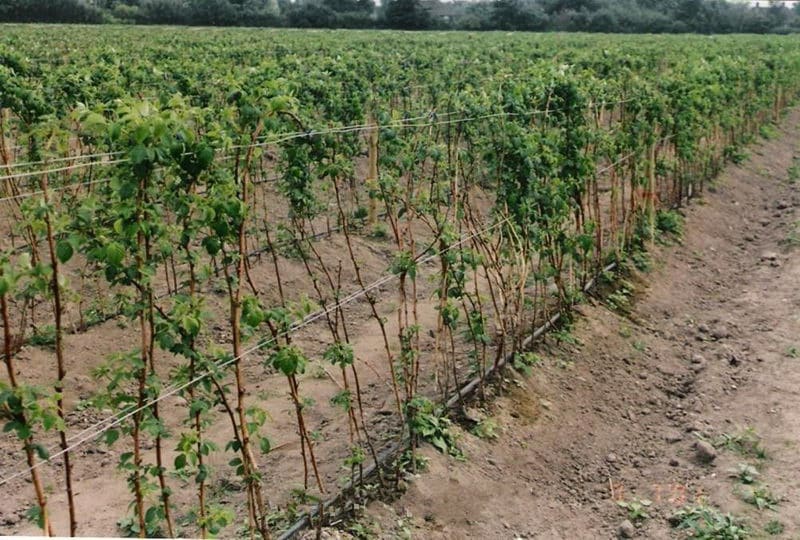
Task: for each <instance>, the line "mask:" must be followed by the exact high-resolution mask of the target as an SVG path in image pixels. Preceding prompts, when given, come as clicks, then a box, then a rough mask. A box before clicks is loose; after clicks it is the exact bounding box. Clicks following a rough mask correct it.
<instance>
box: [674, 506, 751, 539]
mask: <svg viewBox="0 0 800 540" xmlns="http://www.w3.org/2000/svg"><path fill="white" fill-rule="evenodd" d="M670 521H671V522H672V524H673V526H674V527H675V528H676V529H678V530H682V531H687V532H688V533H689V536H690V537H691V538H693V539H694V540H744V539H745V538H748V537H749V536H750V530H749V529H748V528H747V526H746V525H745V524H744V523H743V522H742V520H741V519H739V518H736V517H734V516H732V515H731V514H723V513H722V512H721V511H720V510H719V509H718V508H715V507H713V506H708V505H705V504H699V505H695V506H686V507H684V508H682V509H681V510H679V511H678V512H677V513H676V514H675V515H673V516H672V518H671V519H670Z"/></svg>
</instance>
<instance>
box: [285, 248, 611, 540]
mask: <svg viewBox="0 0 800 540" xmlns="http://www.w3.org/2000/svg"><path fill="white" fill-rule="evenodd" d="M616 267H617V263H616V262H613V263H611V264H609V265H608V266H606V267H604V268H603V269H602V270H601V271H600V272H599V273H598V274H597V275H595V277H593V278H592V279H590V280H589V281H588V283H586V285H585V286H584V287H583V291H584V292H589V291H590V290H591V289H592V288H594V286H595V283H597V280H598V278H599V277H600V276H602V275H603V274H605V273H606V272H610V271H611V270H613V269H614V268H616ZM562 314H563V312H562V311H559V312H558V313H556V314H555V315H553V316H552V317H550V319H548V320H547V321H546V322H545V323H544V324H543V325H541V326H540V327H539V328H537V329H536V330H534V332H533V333H532V334H531V335H529V336H528V337H526V338H525V339H524V340H523V342H522V348H523V349H525V348H527V347H529V346H530V344H531V343H533V342H534V341H535V340H536V339H539V338H540V337H541V336H542V335H543V334H544V333H545V332H547V331H548V330H550V329H551V328H553V326H555V325H556V324H557V323H558V321H559V320H560V319H561V316H562ZM513 358H514V353H509V354H507V355H506V356H504V357H503V358H501V359H500V361H499V362H497V364H496V365H494V364H493V365H491V366H489V367H488V368H487V369H486V371H485V372H484V373H483V374H482V375H478V376H476V377H474V378H473V379H472V380H471V381H469V382H468V383H466V384H465V385H463V386H462V387H461V388H460V389H459V390H458V392H456V393H455V395H453V396H452V397H451V398H450V399H448V400H447V401H446V402H445V408H447V409H452V408H453V407H454V406H455V405H456V404H457V403H459V402H460V401H461V400H462V399H464V398H467V397H470V395H471V394H472V393H473V392H475V389H476V388H478V387H479V385H480V384H481V381H484V380H486V379H487V378H488V377H490V376H491V375H493V374H494V373H495V372H498V371H499V370H501V369H502V368H503V367H504V366H505V365H506V364H508V363H509V362H511V360H513ZM410 442H411V441H410V439H409V438H408V437H404V438H403V439H402V440H401V441H400V442H397V443H395V444H393V445H392V446H390V447H389V448H387V449H385V450H383V451H382V452H380V453H379V454H378V456H377V461H376V462H373V463H372V464H371V465H369V466H368V467H366V468H365V469H364V471H363V472H362V475H361V476H362V477H363V478H367V477H369V476H372V475H373V474H374V473H375V472H376V471H377V470H378V468H382V467H385V466H386V465H388V464H389V463H391V461H392V460H394V459H395V458H396V457H397V456H399V455H400V453H401V452H402V451H403V450H406V449H408V447H409V444H410ZM355 487H356V486H355V484H354V482H353V481H352V480H349V481H348V482H347V484H346V485H345V487H343V488H342V489H341V490H340V491H339V493H338V494H337V495H334V496H333V497H331V498H329V499H328V500H326V501H325V502H323V503H322V504H321V505H320V506H317V507H315V508H312V509H311V510H309V511H308V512H306V513H305V514H303V515H302V516H300V517H299V518H298V519H297V520H296V521H295V522H294V523H293V524H292V526H291V527H289V528H288V529H286V530H285V531H284V532H283V533H282V534H281V535H280V536H279V537H278V540H291V539H293V538H295V536H296V535H297V534H298V533H300V531H302V530H303V529H305V528H306V527H308V526H310V525H311V524H312V522H313V521H314V519H315V518H316V517H317V516H318V515H319V512H320V507H321V508H322V512H323V515H324V512H325V510H327V509H328V508H330V507H332V506H334V505H336V504H337V503H338V502H340V501H342V500H344V499H346V497H347V493H349V492H350V491H352V490H353V489H354V488H355Z"/></svg>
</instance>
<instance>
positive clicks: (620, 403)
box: [360, 110, 800, 539]
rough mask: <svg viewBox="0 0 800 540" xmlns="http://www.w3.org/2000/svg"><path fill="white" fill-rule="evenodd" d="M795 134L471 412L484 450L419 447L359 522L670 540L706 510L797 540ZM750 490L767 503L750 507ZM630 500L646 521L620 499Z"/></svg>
mask: <svg viewBox="0 0 800 540" xmlns="http://www.w3.org/2000/svg"><path fill="white" fill-rule="evenodd" d="M799 122H800V111H798V110H795V111H793V112H792V113H791V114H789V116H788V118H787V119H786V121H785V122H784V127H783V128H782V129H781V130H780V135H779V136H778V137H775V138H774V139H772V140H769V141H764V142H762V143H759V144H757V145H755V146H754V147H752V148H751V149H750V154H751V157H750V159H748V160H747V161H746V162H745V163H742V164H741V165H738V166H733V165H732V166H730V167H729V168H727V169H726V171H725V172H724V173H723V174H722V175H721V176H720V177H719V179H718V180H717V181H716V183H715V184H714V186H712V187H711V188H710V189H708V191H707V192H706V193H705V194H704V195H703V197H702V198H700V199H699V200H698V201H697V202H695V203H693V204H692V205H691V207H689V208H686V209H684V210H683V211H682V212H683V213H684V214H685V217H686V219H685V234H684V236H683V239H682V241H681V242H680V244H679V245H675V246H659V247H657V248H656V249H655V250H654V251H653V253H652V257H653V260H654V264H653V266H654V268H653V269H652V270H650V271H649V272H647V273H640V274H637V275H632V276H628V278H627V281H628V284H627V286H628V289H630V290H634V291H635V293H634V294H632V295H630V296H633V297H634V298H633V301H632V302H631V304H630V305H629V306H625V305H624V304H625V302H624V298H622V297H621V295H619V294H617V295H614V296H612V297H609V296H607V295H606V296H603V297H602V298H600V297H596V298H592V299H590V301H589V302H588V303H587V304H585V305H583V306H582V307H580V308H579V315H580V316H579V317H578V319H577V321H576V323H575V325H574V327H573V328H572V330H571V336H572V337H574V338H575V340H576V342H575V343H569V340H566V341H561V342H558V341H556V340H554V339H553V338H552V337H551V338H548V339H547V341H545V342H544V343H542V344H540V345H539V346H538V348H537V350H536V353H537V354H539V355H540V356H541V358H542V362H541V364H540V365H539V366H537V367H534V368H533V373H532V374H531V375H530V376H529V377H525V376H523V375H521V374H518V373H514V372H512V371H508V372H507V373H506V374H505V377H506V378H505V379H504V381H502V382H501V383H500V384H498V385H497V386H496V390H497V392H498V394H499V396H498V397H497V398H496V399H494V400H491V404H490V405H488V406H487V407H486V408H485V410H483V411H477V412H475V411H473V412H472V414H470V415H469V416H475V415H478V416H480V415H485V416H486V417H487V418H489V419H490V420H491V421H490V422H489V424H488V425H492V424H494V425H496V427H497V430H496V431H497V433H498V435H499V436H498V438H497V439H495V440H489V439H486V438H479V437H477V436H475V435H473V434H472V433H470V432H469V426H468V425H466V424H465V426H464V427H465V428H466V429H463V430H462V436H461V438H460V441H459V445H460V447H461V448H462V449H463V451H464V453H465V456H466V459H465V460H463V461H459V460H454V459H452V458H446V457H444V456H442V455H441V454H438V453H436V452H435V451H433V450H432V449H430V448H427V449H426V450H425V455H426V456H427V457H428V458H430V464H429V469H428V471H427V472H425V473H422V474H421V475H418V476H416V477H413V478H411V479H410V482H409V484H408V491H407V492H406V493H405V494H404V495H403V496H402V497H400V498H399V499H398V500H396V501H394V502H393V503H391V504H385V503H381V502H377V503H373V504H372V505H371V506H370V507H369V509H368V511H367V514H366V516H364V517H363V518H362V519H361V520H360V526H361V527H362V528H365V529H371V530H372V531H373V532H375V533H376V534H377V535H378V536H380V537H383V538H397V537H403V536H406V537H407V536H411V537H415V538H426V539H427V538H448V539H450V538H564V539H575V538H614V537H617V536H622V537H640V538H676V537H677V538H681V537H685V535H686V532H683V531H681V530H678V529H676V528H675V527H674V526H673V523H671V522H670V517H671V516H674V514H675V513H676V512H677V511H679V510H681V509H683V508H686V507H687V506H693V505H697V504H704V505H706V506H709V507H713V508H715V509H719V511H720V512H721V514H727V513H730V514H732V515H733V516H734V518H738V519H742V520H743V521H744V523H745V524H746V525H747V526H748V527H749V529H750V532H749V533H748V534H747V537H754V538H765V537H779V538H800V472H798V471H800V452H799V451H798V450H799V448H798V443H799V442H800V287H798V285H800V247H798V246H797V244H798V243H799V242H800V223H798V219H800V212H798V210H797V208H798V206H800V183H798V180H797V179H793V176H794V174H793V171H792V170H791V168H792V167H793V166H794V164H795V163H796V162H795V156H800V126H798V123H799ZM622 296H624V295H622ZM610 300H611V301H610ZM620 307H621V308H622V309H620ZM467 423H468V422H467ZM484 424H486V422H484ZM703 441H707V443H704V442H703ZM756 441H757V442H756ZM748 467H750V468H748ZM748 477H749V478H748ZM743 480H745V481H748V480H749V481H752V483H751V484H749V485H748V484H746V483H744V482H743ZM754 492H755V493H756V494H757V495H759V496H760V501H759V502H761V505H762V507H764V508H761V509H760V508H758V507H757V506H756V505H754V504H751V503H749V502H747V500H748V499H752V495H753V493H754ZM770 497H771V498H773V499H774V502H772V503H771V502H769V499H770ZM641 500H645V501H651V504H650V505H649V506H647V507H645V508H644V511H645V512H646V514H647V515H648V517H646V518H645V517H643V516H642V517H640V518H639V519H635V518H636V516H634V515H629V514H636V512H630V513H629V512H628V511H627V510H626V509H624V508H622V507H621V506H620V505H618V504H617V502H618V501H624V502H628V503H632V502H634V503H635V502H639V501H641ZM628 518H630V521H631V523H626V522H625V521H626V519H628ZM781 531H782V532H781ZM712 537H713V536H712ZM715 537H720V538H728V537H727V536H726V537H723V536H715ZM731 538H733V537H731Z"/></svg>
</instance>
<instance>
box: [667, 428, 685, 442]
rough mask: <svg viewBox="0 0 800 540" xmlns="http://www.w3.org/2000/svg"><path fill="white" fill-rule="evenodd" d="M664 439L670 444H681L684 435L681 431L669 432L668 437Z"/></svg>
mask: <svg viewBox="0 0 800 540" xmlns="http://www.w3.org/2000/svg"><path fill="white" fill-rule="evenodd" d="M664 439H665V440H666V441H667V442H668V443H670V444H672V443H676V442H680V441H682V440H683V434H681V433H680V432H679V431H668V432H667V433H666V435H664Z"/></svg>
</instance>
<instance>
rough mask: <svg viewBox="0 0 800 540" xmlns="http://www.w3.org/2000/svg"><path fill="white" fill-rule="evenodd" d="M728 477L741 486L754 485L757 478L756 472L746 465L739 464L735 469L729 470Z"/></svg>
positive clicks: (753, 468) (757, 473)
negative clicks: (734, 479) (737, 481)
mask: <svg viewBox="0 0 800 540" xmlns="http://www.w3.org/2000/svg"><path fill="white" fill-rule="evenodd" d="M730 475H731V477H733V478H736V479H737V480H739V482H741V483H742V484H754V483H755V481H756V480H757V479H758V477H759V475H760V474H759V472H758V470H757V469H756V468H755V467H753V466H752V465H750V464H748V463H739V464H738V465H737V466H736V468H735V469H731V470H730Z"/></svg>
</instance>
